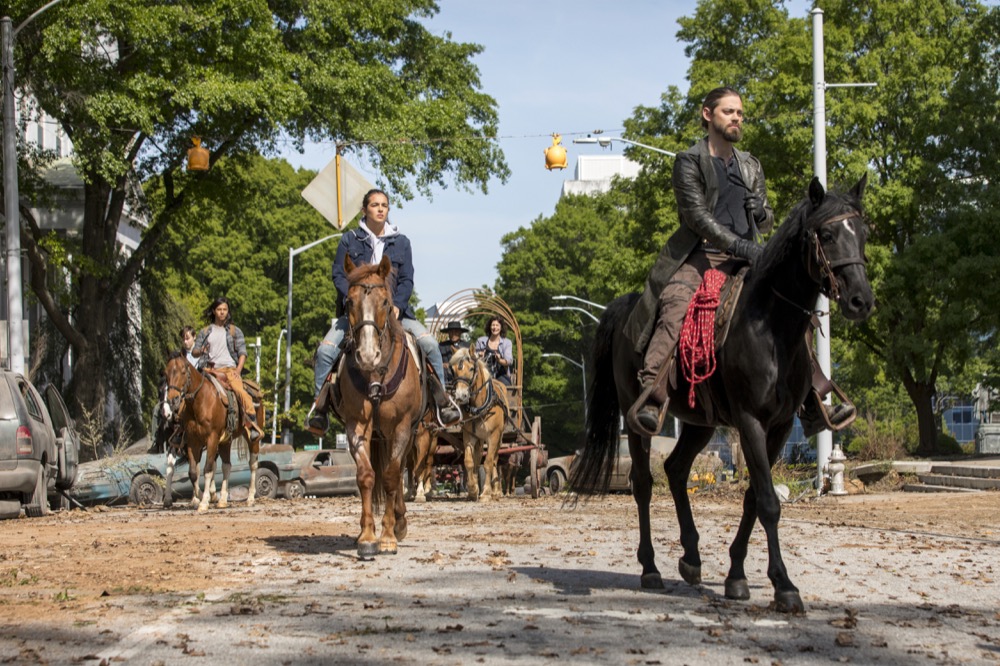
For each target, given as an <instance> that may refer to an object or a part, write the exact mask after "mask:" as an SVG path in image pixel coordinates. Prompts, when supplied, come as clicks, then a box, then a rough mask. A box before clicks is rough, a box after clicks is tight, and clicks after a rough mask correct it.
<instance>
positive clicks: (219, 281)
mask: <svg viewBox="0 0 1000 666" xmlns="http://www.w3.org/2000/svg"><path fill="white" fill-rule="evenodd" d="M315 175H316V174H315V172H312V171H309V170H305V169H299V170H296V169H294V168H292V167H291V166H290V165H289V164H288V163H287V162H286V161H284V160H267V159H264V158H261V157H252V158H248V159H245V160H225V161H223V162H221V163H220V164H219V168H217V169H214V170H213V171H212V172H210V173H209V174H207V176H208V179H209V180H210V182H211V185H212V188H213V189H214V190H215V191H216V192H217V196H215V197H213V198H211V199H206V200H205V201H203V202H200V205H198V206H195V207H192V211H191V213H190V214H189V215H188V216H186V217H185V218H184V219H183V220H178V222H177V223H176V224H175V225H173V226H172V227H171V229H170V232H169V233H168V234H167V235H166V237H165V238H164V241H163V243H162V251H161V252H160V253H159V254H158V255H157V257H156V258H155V259H154V260H152V261H151V262H150V265H149V270H148V271H147V273H148V278H147V280H146V283H148V285H149V287H150V288H149V289H148V290H147V291H148V292H149V293H147V294H146V297H147V298H148V302H150V303H155V304H158V307H157V310H156V311H155V312H154V313H150V315H149V324H148V328H147V333H148V336H149V337H152V339H154V340H157V341H158V342H159V344H160V346H161V348H162V349H163V352H164V353H162V354H161V355H160V358H159V360H153V358H152V357H151V362H150V363H148V364H147V365H146V367H145V376H146V377H147V378H148V379H149V381H150V382H151V383H150V384H147V386H151V385H152V382H153V381H155V380H156V377H157V376H158V373H159V371H160V369H161V368H162V367H163V364H164V363H165V351H166V348H167V347H169V348H172V349H178V348H179V347H180V328H181V326H183V325H190V326H194V327H195V328H196V329H198V328H200V327H202V326H204V325H205V324H206V323H207V320H206V318H205V317H204V310H205V308H206V307H207V306H208V305H209V304H210V303H211V301H212V300H213V299H214V298H216V297H217V296H226V297H227V298H229V299H230V301H231V302H232V306H233V308H232V313H233V322H234V323H235V324H236V325H237V326H239V327H240V329H242V331H243V333H244V334H245V336H246V338H247V343H248V344H251V343H253V342H254V340H255V338H256V337H257V336H260V337H261V342H262V349H261V386H262V388H263V389H264V393H265V396H266V398H267V399H268V401H269V402H270V403H271V404H270V405H269V407H271V406H273V400H274V393H273V382H274V377H275V371H276V370H277V371H278V376H279V384H280V390H279V393H280V394H281V395H282V396H283V395H284V392H283V388H284V385H285V347H284V344H287V338H285V339H284V340H283V341H282V344H283V346H282V349H281V358H280V359H277V352H278V349H277V345H278V341H279V337H280V334H281V331H282V329H285V328H286V326H287V321H286V320H287V309H288V251H289V249H290V248H299V247H302V246H305V245H307V244H309V243H311V242H313V241H316V240H319V239H321V238H324V237H326V236H330V235H333V234H334V233H335V230H334V229H333V228H331V226H330V225H329V224H328V223H327V222H326V220H324V219H323V218H322V217H321V216H320V215H319V213H317V212H316V211H315V210H314V209H313V208H312V207H311V206H309V204H308V203H307V202H306V201H305V200H304V199H303V198H302V196H301V194H300V192H301V191H302V189H303V188H304V187H305V186H306V185H307V184H308V183H309V182H310V181H311V180H312V179H313V178H314V177H315ZM147 195H148V197H149V200H150V201H151V204H152V205H154V206H156V205H159V202H160V201H161V198H162V196H163V189H162V187H161V186H160V185H159V184H158V183H150V184H149V186H148V187H147ZM337 241H338V239H337V238H331V239H330V240H329V241H327V242H325V243H321V244H320V245H317V246H315V247H313V248H310V249H309V250H308V251H305V252H302V253H300V254H298V255H296V257H295V259H294V266H293V275H292V278H293V303H292V305H293V307H292V312H293V318H292V336H291V337H292V397H293V400H294V402H295V403H296V404H297V405H299V406H301V405H304V406H305V410H307V409H308V406H309V405H310V404H311V402H312V397H313V376H312V370H311V367H309V365H308V363H307V361H308V360H309V359H310V358H311V357H312V354H313V351H314V350H315V348H316V345H317V344H318V343H319V340H320V339H322V337H323V335H324V334H325V333H326V331H327V329H328V328H329V327H330V321H331V318H332V317H333V316H334V313H335V311H336V305H335V304H336V290H335V288H334V286H333V280H332V279H331V276H330V275H331V273H330V270H331V266H332V265H333V259H334V256H335V255H336V252H337ZM164 288H165V291H166V293H164V292H162V291H158V290H160V289H164ZM178 317H181V318H178ZM248 354H249V358H248V360H247V362H246V367H247V369H248V370H249V371H250V374H249V376H250V377H253V370H254V362H255V360H256V352H255V351H254V350H252V349H248ZM276 362H277V363H278V368H275V363H276ZM150 399H152V396H150ZM279 403H280V404H281V407H282V408H283V406H284V403H283V400H280V399H279ZM299 411H301V413H299ZM304 416H305V411H304V410H301V409H300V410H297V411H296V412H295V413H293V414H291V415H289V418H290V419H291V421H292V422H293V423H295V424H297V425H298V424H301V423H302V422H303V420H304Z"/></svg>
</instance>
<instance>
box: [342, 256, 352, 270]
mask: <svg viewBox="0 0 1000 666" xmlns="http://www.w3.org/2000/svg"><path fill="white" fill-rule="evenodd" d="M353 270H354V262H353V261H351V255H349V254H345V255H344V272H345V273H350V272H351V271H353Z"/></svg>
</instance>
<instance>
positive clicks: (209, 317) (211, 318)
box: [202, 296, 233, 326]
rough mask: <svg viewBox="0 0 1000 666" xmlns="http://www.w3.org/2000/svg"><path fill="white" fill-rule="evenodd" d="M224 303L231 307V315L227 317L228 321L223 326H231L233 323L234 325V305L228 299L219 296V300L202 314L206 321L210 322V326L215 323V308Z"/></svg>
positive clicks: (213, 302)
mask: <svg viewBox="0 0 1000 666" xmlns="http://www.w3.org/2000/svg"><path fill="white" fill-rule="evenodd" d="M223 303H225V304H226V305H228V306H229V315H228V316H227V317H226V321H224V322H222V325H223V326H229V325H230V324H231V323H233V306H232V304H231V303H230V302H229V299H228V298H226V297H225V296H219V297H218V298H217V299H215V300H214V301H212V304H211V305H209V306H208V307H207V308H205V311H204V312H203V313H202V314H203V315H204V317H205V320H206V321H208V323H209V324H214V323H215V308H217V307H219V306H220V305H222V304H223Z"/></svg>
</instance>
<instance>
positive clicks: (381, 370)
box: [350, 282, 406, 403]
mask: <svg viewBox="0 0 1000 666" xmlns="http://www.w3.org/2000/svg"><path fill="white" fill-rule="evenodd" d="M351 287H352V288H354V287H360V288H361V289H364V291H365V296H367V295H368V294H370V293H371V292H372V290H374V289H382V290H383V291H385V292H387V293H388V291H389V288H388V287H386V286H385V285H384V284H375V283H372V282H360V283H358V284H352V285H351ZM390 316H392V312H391V311H390V312H389V313H388V315H387V316H386V322H385V324H384V325H382V326H381V327H380V326H379V325H378V322H377V321H375V320H374V319H362V320H361V321H359V322H358V323H357V324H356V325H354V326H352V327H351V328H350V332H351V338H350V343H351V345H352V346H353V345H354V343H355V341H356V340H357V337H358V335H360V333H361V331H362V330H363V329H364V328H365V327H366V326H371V327H372V328H374V329H375V333H376V334H377V335H378V343H379V348H380V349H381V348H384V347H385V343H386V338H387V337H388V340H389V353H388V354H386V355H385V363H384V364H383V365H380V366H379V367H378V368H376V370H375V371H376V372H377V373H378V374H379V375H381V376H382V378H383V380H384V379H385V376H386V375H387V374H388V372H389V364H390V363H392V355H393V353H394V352H395V351H396V339H395V338H394V337H392V336H391V335H388V336H387V335H386V334H387V333H388V332H389V321H388V317H390ZM400 362H403V363H405V362H406V358H405V355H404V357H403V358H401V359H400ZM385 393H386V391H385V385H384V381H381V382H379V381H373V382H369V383H368V399H369V400H371V401H372V402H374V403H378V402H380V401H381V400H382V398H383V397H385Z"/></svg>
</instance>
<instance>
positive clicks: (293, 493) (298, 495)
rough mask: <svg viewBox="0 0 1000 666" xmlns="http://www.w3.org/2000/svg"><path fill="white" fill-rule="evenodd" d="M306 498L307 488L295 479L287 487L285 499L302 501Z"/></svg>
mask: <svg viewBox="0 0 1000 666" xmlns="http://www.w3.org/2000/svg"><path fill="white" fill-rule="evenodd" d="M305 496H306V487H305V485H303V483H302V482H301V481H299V480H298V479H293V480H291V481H289V482H288V484H287V485H285V497H287V498H288V499H302V498H303V497H305Z"/></svg>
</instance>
